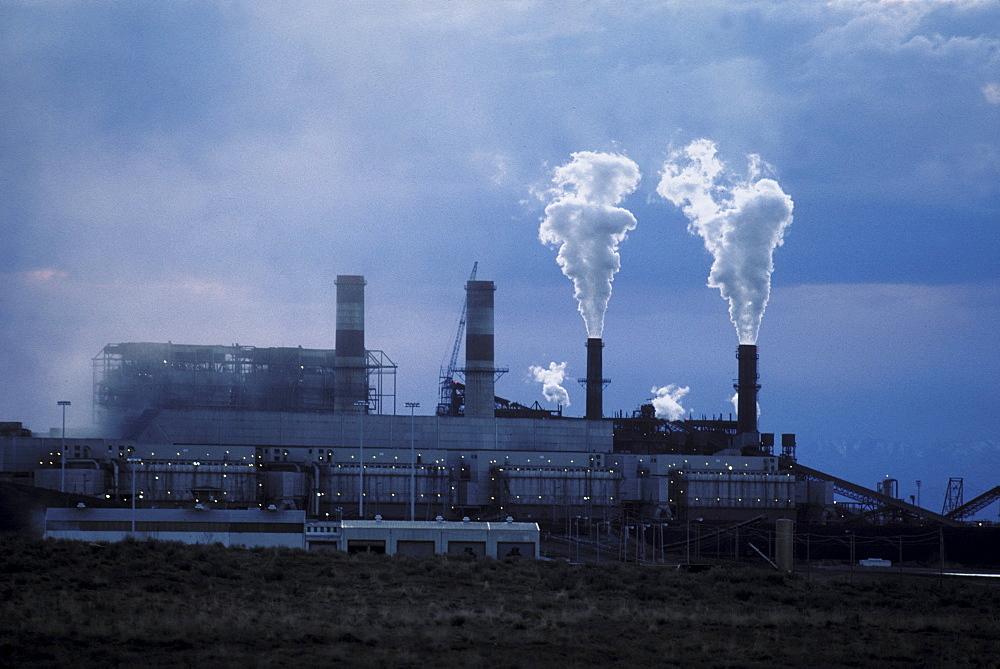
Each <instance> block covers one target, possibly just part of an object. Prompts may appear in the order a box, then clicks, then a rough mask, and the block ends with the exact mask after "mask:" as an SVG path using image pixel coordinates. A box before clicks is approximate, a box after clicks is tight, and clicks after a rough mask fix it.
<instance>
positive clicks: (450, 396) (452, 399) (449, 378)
mask: <svg viewBox="0 0 1000 669" xmlns="http://www.w3.org/2000/svg"><path fill="white" fill-rule="evenodd" d="M478 270H479V261H478V260H477V261H476V262H474V263H472V273H471V274H469V281H475V280H476V272H477V271H478ZM466 306H467V305H466V301H465V300H464V299H463V300H462V316H461V317H460V318H459V319H458V331H457V332H456V333H455V343H454V344H453V345H452V347H451V358H449V360H448V366H447V367H445V366H442V367H441V376H440V388H439V390H440V395H439V398H438V406H437V413H438V415H439V416H446V415H457V414H458V404H459V401H458V389H457V385H458V384H456V382H455V374H456V373H457V371H458V370H457V366H458V351H459V349H461V347H462V335H463V334H465V316H466Z"/></svg>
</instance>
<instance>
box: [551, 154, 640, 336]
mask: <svg viewBox="0 0 1000 669" xmlns="http://www.w3.org/2000/svg"><path fill="white" fill-rule="evenodd" d="M572 158H573V160H571V161H570V162H569V163H567V164H565V165H562V166H560V167H557V168H556V169H555V172H554V174H553V177H552V182H553V183H554V184H555V188H553V189H551V191H549V194H550V195H551V197H552V202H551V203H550V204H549V205H548V206H547V207H545V218H544V219H542V224H541V226H540V227H539V229H538V238H539V239H540V240H541V241H542V243H544V244H549V245H551V246H558V247H559V253H558V255H557V256H556V262H558V263H559V266H560V267H562V271H563V274H565V275H566V276H568V277H569V278H570V279H572V280H573V287H574V289H575V291H574V295H573V296H574V297H575V298H576V299H577V302H578V303H579V309H580V313H581V314H582V315H583V321H584V323H586V325H587V336H588V337H592V338H595V337H596V338H599V337H601V336H602V334H603V332H604V314H605V312H606V311H607V309H608V300H609V299H610V298H611V282H612V281H614V278H615V274H616V273H617V272H618V270H619V269H621V259H620V257H619V256H618V244H620V243H621V242H622V240H624V239H625V237H626V235H627V233H628V231H629V230H634V229H635V216H633V215H632V212H630V211H629V210H627V209H622V208H621V207H618V206H616V205H617V204H618V203H619V202H621V201H622V199H623V198H624V197H625V196H626V195H628V194H629V193H632V192H633V191H634V190H635V189H636V186H638V185H639V178H640V174H639V166H638V165H636V164H635V163H634V162H633V161H631V160H629V159H628V158H626V157H625V156H622V155H618V154H614V153H595V152H592V151H579V152H577V153H574V154H572Z"/></svg>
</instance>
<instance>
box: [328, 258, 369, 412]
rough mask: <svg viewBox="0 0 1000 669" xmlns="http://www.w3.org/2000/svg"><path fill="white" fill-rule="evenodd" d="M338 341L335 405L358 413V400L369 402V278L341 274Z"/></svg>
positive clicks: (345, 410)
mask: <svg viewBox="0 0 1000 669" xmlns="http://www.w3.org/2000/svg"><path fill="white" fill-rule="evenodd" d="M336 285H337V340H336V353H337V357H336V362H335V364H334V369H335V372H336V377H335V380H334V408H335V410H336V411H339V412H343V413H349V412H357V411H358V410H359V409H362V408H363V407H358V406H355V403H356V402H367V401H368V376H367V373H366V372H367V369H366V367H367V362H368V360H367V358H368V352H367V351H366V350H365V277H363V276H353V275H343V274H342V275H339V276H337V284H336Z"/></svg>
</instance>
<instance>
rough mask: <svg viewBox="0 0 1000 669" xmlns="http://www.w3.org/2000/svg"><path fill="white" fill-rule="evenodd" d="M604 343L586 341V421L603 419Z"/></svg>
mask: <svg viewBox="0 0 1000 669" xmlns="http://www.w3.org/2000/svg"><path fill="white" fill-rule="evenodd" d="M603 349H604V341H603V340H602V339H600V338H598V337H590V338H589V339H587V381H586V383H587V419H588V420H600V419H602V418H604V360H603V358H604V353H603Z"/></svg>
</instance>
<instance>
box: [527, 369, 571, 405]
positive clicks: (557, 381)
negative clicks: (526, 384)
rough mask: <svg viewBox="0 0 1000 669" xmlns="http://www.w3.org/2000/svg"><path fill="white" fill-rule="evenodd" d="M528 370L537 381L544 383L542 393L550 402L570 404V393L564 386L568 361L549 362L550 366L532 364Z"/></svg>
mask: <svg viewBox="0 0 1000 669" xmlns="http://www.w3.org/2000/svg"><path fill="white" fill-rule="evenodd" d="M528 371H529V372H531V374H532V375H533V376H534V377H535V381H538V382H539V383H541V384H542V394H543V395H545V399H546V400H548V401H549V402H555V403H556V404H559V405H562V406H564V407H568V406H569V393H568V392H566V389H565V388H563V386H562V382H563V380H564V379H565V378H566V363H565V362H560V363H558V364H557V363H554V362H550V363H549V368H548V369H545V368H544V367H538V366H536V365H532V366H531V367H529V368H528Z"/></svg>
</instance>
